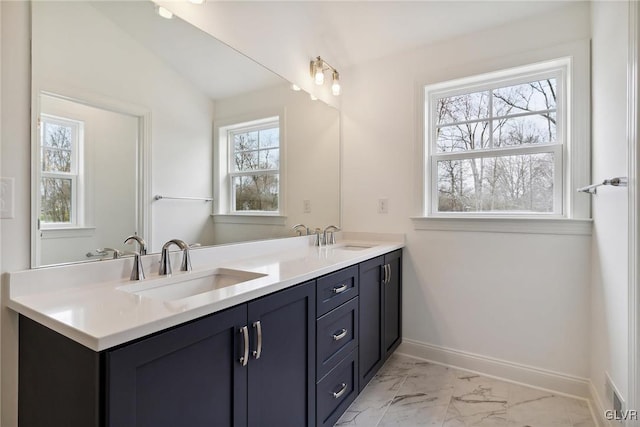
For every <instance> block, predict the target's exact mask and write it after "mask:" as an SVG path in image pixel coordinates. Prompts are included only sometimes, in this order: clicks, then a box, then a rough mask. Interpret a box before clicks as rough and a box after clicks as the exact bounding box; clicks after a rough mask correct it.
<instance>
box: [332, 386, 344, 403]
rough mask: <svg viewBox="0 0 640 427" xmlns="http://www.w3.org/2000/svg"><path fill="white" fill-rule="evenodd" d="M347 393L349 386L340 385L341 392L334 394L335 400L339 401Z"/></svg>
mask: <svg viewBox="0 0 640 427" xmlns="http://www.w3.org/2000/svg"><path fill="white" fill-rule="evenodd" d="M346 391H347V384H346V383H342V384H340V390H338V391H334V392H333V398H334V399H339V398H340V397H341V396H342V395H343V394H344V393H345V392H346Z"/></svg>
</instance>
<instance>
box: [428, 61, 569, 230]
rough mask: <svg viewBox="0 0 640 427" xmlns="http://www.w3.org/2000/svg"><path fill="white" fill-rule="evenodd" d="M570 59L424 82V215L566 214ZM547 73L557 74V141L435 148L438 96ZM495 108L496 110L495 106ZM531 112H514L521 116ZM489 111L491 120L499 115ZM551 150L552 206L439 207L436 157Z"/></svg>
mask: <svg viewBox="0 0 640 427" xmlns="http://www.w3.org/2000/svg"><path fill="white" fill-rule="evenodd" d="M570 73H571V61H570V59H569V58H562V59H558V60H553V61H548V62H544V63H538V64H534V65H530V66H522V67H517V68H512V69H508V70H504V71H498V72H493V73H486V74H481V75H478V76H473V77H468V78H464V79H458V80H452V81H447V82H442V83H437V84H432V85H426V86H424V108H425V109H424V113H425V114H424V142H423V143H424V147H425V162H424V166H425V170H424V175H423V176H424V179H425V187H424V191H425V194H424V199H423V200H424V206H423V212H424V215H425V216H426V217H432V218H479V217H482V218H552V219H558V218H566V217H567V209H568V206H567V203H566V199H567V197H566V191H567V190H566V189H567V185H566V182H567V169H568V168H567V160H566V159H567V147H568V145H569V144H568V143H567V142H568V135H569V129H570V123H569V122H568V120H567V117H568V114H567V112H568V110H569V108H570V105H569V99H570V98H569V82H568V79H569V76H570ZM548 77H553V78H556V79H557V80H556V85H557V92H558V97H557V101H556V121H557V126H556V137H557V142H556V143H551V144H548V143H547V144H535V145H525V146H519V147H509V148H487V149H478V150H469V151H458V152H451V153H450V152H445V153H438V152H437V150H436V146H435V144H436V129H437V128H436V123H435V121H436V118H435V114H433V112H434V111H435V108H436V103H437V100H438V99H439V98H443V97H450V96H456V95H461V94H465V93H473V92H479V91H483V90H489V89H494V88H499V87H507V86H512V85H517V84H522V83H526V82H530V81H536V80H540V79H544V78H548ZM491 114H492V112H491ZM526 115H530V114H529V113H523V114H515V115H510V116H509V117H518V116H526ZM496 118H497V116H496V117H490V118H489V119H488V120H484V119H483V120H482V121H491V120H495V119H496ZM535 153H553V154H554V162H555V170H554V211H553V212H541V213H536V212H516V211H504V212H487V211H474V212H440V211H438V189H437V172H438V171H437V162H438V161H439V160H444V159H475V158H482V157H497V156H501V155H518V154H535Z"/></svg>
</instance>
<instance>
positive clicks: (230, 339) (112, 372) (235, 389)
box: [106, 304, 247, 427]
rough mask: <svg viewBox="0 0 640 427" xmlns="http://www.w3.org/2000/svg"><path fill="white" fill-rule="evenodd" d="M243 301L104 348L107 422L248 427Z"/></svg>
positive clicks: (141, 426) (113, 426) (144, 426)
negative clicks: (242, 359) (167, 328)
mask: <svg viewBox="0 0 640 427" xmlns="http://www.w3.org/2000/svg"><path fill="white" fill-rule="evenodd" d="M246 319H247V306H246V304H245V305H241V306H239V307H234V308H231V309H229V310H226V311H223V312H221V313H216V314H213V315H211V316H208V317H205V318H203V319H200V320H197V321H194V322H192V323H189V324H187V325H184V326H180V327H178V328H175V329H172V330H169V331H167V332H162V333H160V334H158V335H155V336H153V337H150V338H147V339H144V340H142V341H139V342H137V343H134V344H130V345H127V346H125V347H122V348H120V349H117V350H113V351H109V352H108V353H107V371H106V376H107V384H108V400H107V408H109V409H108V413H107V420H108V422H107V425H108V426H110V427H123V426H137V427H165V426H166V427H176V426H189V427H205V426H206V427H210V426H220V427H223V426H234V427H236V426H246V424H247V420H246V407H247V402H246V396H247V389H246V384H247V367H246V366H245V367H243V366H242V365H241V363H240V362H239V359H240V357H241V355H242V352H243V348H242V347H243V344H244V340H243V339H242V337H241V335H240V332H239V331H240V328H241V327H242V326H245V325H246Z"/></svg>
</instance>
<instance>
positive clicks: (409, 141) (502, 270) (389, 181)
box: [342, 3, 591, 384]
mask: <svg viewBox="0 0 640 427" xmlns="http://www.w3.org/2000/svg"><path fill="white" fill-rule="evenodd" d="M541 28H544V29H545V31H543V32H541V31H540V29H541ZM532 34H535V37H533V36H531V35H532ZM589 35H590V28H589V6H588V4H584V3H575V4H572V5H570V6H568V7H566V8H563V9H559V10H558V11H555V12H554V13H553V14H551V15H549V16H546V15H545V16H539V17H533V18H530V19H527V20H524V21H521V22H514V23H512V24H509V25H505V26H503V27H498V28H494V29H491V30H488V31H485V32H480V33H476V34H472V35H469V36H466V37H461V38H458V39H453V40H449V41H446V42H443V43H438V44H435V45H431V46H425V47H424V48H421V49H418V50H414V51H410V52H406V53H402V54H398V55H394V56H391V57H387V58H383V59H381V60H379V61H374V62H370V63H366V64H360V65H358V66H356V67H353V68H351V69H347V70H345V71H344V72H343V74H344V81H345V82H347V81H348V82H349V84H348V85H346V86H345V88H344V95H343V100H342V116H343V120H344V121H343V138H344V139H343V146H344V157H343V163H344V166H343V173H344V179H343V183H344V185H343V200H344V208H343V221H344V227H345V229H347V230H353V231H366V230H376V231H380V232H403V233H406V235H407V248H406V251H405V260H404V295H403V302H404V319H403V320H404V330H403V336H404V338H405V339H408V340H413V341H415V342H418V343H422V344H427V345H428V346H430V348H432V349H433V348H436V349H439V350H442V351H446V350H454V351H456V352H465V353H471V354H475V355H480V356H481V357H485V358H494V359H500V360H506V361H508V362H510V363H512V364H516V365H519V366H522V365H527V366H533V367H536V368H537V369H542V370H545V371H546V372H551V373H553V372H558V373H562V374H563V375H566V376H569V377H577V378H578V379H585V378H587V377H588V376H589V358H588V351H589V300H590V293H589V292H590V291H589V280H590V279H589V276H590V271H589V269H588V268H586V266H588V265H589V263H590V255H591V254H590V246H591V239H590V237H589V236H588V235H552V234H544V235H536V234H524V233H513V234H506V233H481V232H451V231H448V232H442V231H419V230H415V229H414V227H413V224H412V222H411V220H410V217H411V216H414V215H417V214H419V212H418V211H417V210H416V205H419V202H418V203H416V195H417V194H418V193H419V191H418V189H419V188H420V182H419V178H417V177H418V174H417V173H415V171H416V168H418V169H419V168H420V165H421V158H420V150H419V149H418V148H419V144H420V143H421V142H420V138H421V136H420V126H421V124H422V118H421V116H420V108H419V107H420V105H419V103H420V99H421V93H422V92H421V87H422V85H424V84H426V83H435V82H438V81H443V80H449V79H452V78H455V77H463V76H467V75H474V74H479V73H483V72H488V71H494V70H495V69H500V68H508V67H510V66H517V65H522V64H526V63H527V61H532V59H531V58H536V57H538V54H535V53H532V54H530V53H528V52H532V51H536V50H537V49H542V48H549V49H551V50H556V51H558V52H559V51H561V50H562V46H560V45H561V44H562V43H567V42H570V41H574V40H583V43H584V40H586V39H588V38H589ZM536 52H537V51H536ZM548 59H550V58H548ZM583 68H587V67H586V66H585V67H583ZM586 71H587V70H583V72H586ZM378 198H387V199H388V200H389V205H388V206H389V214H386V215H384V214H377V213H376V203H377V199H378ZM441 354H443V353H442V352H441ZM583 383H584V384H586V381H583Z"/></svg>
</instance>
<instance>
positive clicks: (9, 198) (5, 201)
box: [0, 177, 15, 219]
mask: <svg viewBox="0 0 640 427" xmlns="http://www.w3.org/2000/svg"><path fill="white" fill-rule="evenodd" d="M14 205H15V178H4V177H3V178H0V219H13V218H15V213H14V208H13V206H14Z"/></svg>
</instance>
